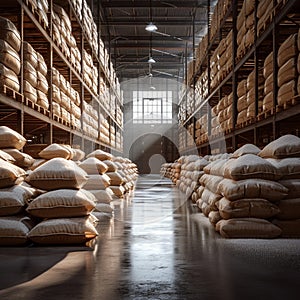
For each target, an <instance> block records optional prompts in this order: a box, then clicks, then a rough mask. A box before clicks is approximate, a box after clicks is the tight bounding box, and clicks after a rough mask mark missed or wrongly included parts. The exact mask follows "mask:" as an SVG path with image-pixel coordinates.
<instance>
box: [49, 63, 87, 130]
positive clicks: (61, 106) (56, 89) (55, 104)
mask: <svg viewBox="0 0 300 300" xmlns="http://www.w3.org/2000/svg"><path fill="white" fill-rule="evenodd" d="M52 82H53V83H52V100H53V101H52V113H53V115H55V116H57V117H59V118H62V119H63V120H64V121H66V122H69V123H71V124H72V125H73V126H75V127H77V128H80V127H81V121H80V118H81V109H80V96H79V93H78V92H77V91H76V90H75V89H74V88H73V87H72V86H71V84H70V82H69V81H68V80H66V78H65V77H64V76H63V75H62V74H61V73H60V72H59V71H58V70H57V69H56V68H54V67H52Z"/></svg>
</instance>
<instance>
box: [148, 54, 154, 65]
mask: <svg viewBox="0 0 300 300" xmlns="http://www.w3.org/2000/svg"><path fill="white" fill-rule="evenodd" d="M148 63H149V64H154V63H156V61H155V60H154V59H153V58H152V57H151V56H150V57H149V59H148Z"/></svg>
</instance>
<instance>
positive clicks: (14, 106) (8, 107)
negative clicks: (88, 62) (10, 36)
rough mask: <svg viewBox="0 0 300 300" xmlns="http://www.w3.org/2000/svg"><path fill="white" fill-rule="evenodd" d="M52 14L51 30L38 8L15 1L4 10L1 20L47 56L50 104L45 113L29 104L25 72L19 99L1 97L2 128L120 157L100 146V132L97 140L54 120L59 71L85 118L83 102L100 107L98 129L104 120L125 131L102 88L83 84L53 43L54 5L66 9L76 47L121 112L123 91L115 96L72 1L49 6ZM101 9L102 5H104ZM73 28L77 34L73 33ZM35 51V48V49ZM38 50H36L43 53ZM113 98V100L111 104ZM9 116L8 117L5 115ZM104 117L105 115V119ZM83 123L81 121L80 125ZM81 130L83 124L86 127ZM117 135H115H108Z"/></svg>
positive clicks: (14, 94)
mask: <svg viewBox="0 0 300 300" xmlns="http://www.w3.org/2000/svg"><path fill="white" fill-rule="evenodd" d="M48 3H49V13H48V14H47V15H48V20H49V26H46V25H45V24H44V22H42V21H41V19H40V18H39V16H38V14H37V12H36V8H35V7H34V5H32V3H31V1H29V0H23V1H22V0H14V1H9V3H5V4H4V3H2V4H0V15H1V16H3V17H7V18H9V19H12V20H13V22H14V23H15V25H16V27H17V28H18V30H19V32H20V34H21V40H22V41H23V40H24V41H28V42H30V43H31V42H32V43H33V46H35V45H39V46H38V48H39V49H40V50H41V51H42V52H43V53H42V54H43V56H44V58H45V60H46V63H47V67H48V74H47V80H48V85H49V92H48V99H49V104H50V107H49V110H46V109H43V108H41V107H39V106H38V105H36V104H35V103H32V102H30V101H28V100H27V99H26V98H25V97H24V96H23V95H22V91H23V72H22V69H21V74H20V75H19V79H20V86H21V88H20V93H17V92H15V91H13V90H10V89H6V88H4V89H3V91H1V94H0V112H1V118H0V122H1V124H2V125H7V124H8V122H9V123H10V124H9V125H11V126H12V127H14V128H15V129H17V130H18V131H19V132H20V133H21V134H24V135H25V136H27V137H29V139H30V135H31V136H38V137H39V139H38V140H39V142H40V143H49V144H50V143H52V142H61V143H68V144H71V145H72V144H73V140H76V143H77V144H79V146H80V147H81V148H83V149H84V148H85V147H86V144H89V145H88V147H87V148H91V147H93V148H100V149H103V150H105V151H109V152H111V151H114V152H115V153H119V154H121V153H122V146H121V147H118V148H117V145H116V142H114V143H113V144H108V143H104V142H103V141H101V133H100V130H98V131H99V133H98V138H95V137H92V136H89V135H88V134H86V133H85V132H83V130H82V125H81V128H78V127H75V126H73V125H72V124H71V123H68V122H66V121H64V120H62V119H58V118H55V116H54V115H53V114H52V109H51V107H52V106H51V103H52V83H53V81H52V67H53V66H54V65H55V66H58V65H59V68H60V70H61V72H62V74H63V75H64V76H65V77H66V78H68V79H69V81H70V83H71V86H72V87H74V88H75V89H76V90H77V91H78V93H79V95H80V98H81V112H83V106H82V101H83V100H85V101H87V102H91V103H92V102H93V103H94V105H95V106H96V110H97V112H98V115H99V126H100V121H101V120H100V115H104V116H105V118H106V119H107V121H108V122H109V124H110V126H112V127H114V130H115V131H118V132H120V133H121V135H122V132H123V126H122V124H120V123H119V122H118V120H117V112H116V109H114V110H113V111H110V110H109V109H108V107H109V106H108V107H105V106H104V104H103V102H102V99H101V92H100V84H98V91H97V93H95V92H93V91H92V90H91V89H90V88H89V87H88V86H87V84H86V83H85V81H84V78H83V72H81V73H78V71H77V70H76V69H75V68H74V66H73V65H72V64H71V62H70V61H69V60H68V58H67V57H66V56H65V54H64V53H63V51H62V49H61V47H59V46H58V45H57V44H56V43H55V41H54V40H53V39H52V14H51V11H52V6H53V3H57V4H58V5H60V6H62V7H64V8H65V11H66V12H67V13H68V16H69V17H70V20H71V22H72V31H73V32H74V37H75V38H76V41H77V46H78V48H79V49H80V51H81V57H83V55H82V54H83V49H85V50H87V51H88V52H89V53H90V55H91V56H92V58H93V62H94V65H96V66H97V68H98V72H99V74H98V75H99V83H100V77H101V78H102V79H103V80H104V81H105V83H106V84H107V85H108V86H109V91H110V93H113V94H114V96H113V97H112V98H113V99H114V101H115V103H114V105H113V107H117V106H119V107H120V108H121V110H122V100H121V98H120V97H121V91H120V90H116V87H115V83H114V82H112V79H111V78H110V76H109V74H108V72H107V68H106V66H105V65H103V63H102V61H101V60H100V47H98V49H99V50H98V52H97V53H96V52H95V51H94V48H93V46H92V44H91V41H90V40H89V38H88V35H87V33H86V32H85V30H84V26H83V24H82V23H81V21H80V19H79V18H78V16H77V14H76V11H75V8H74V6H73V5H72V2H71V0H63V1H55V0H48ZM99 5H100V4H99ZM95 13H100V7H97V8H96V11H95ZM73 26H74V30H73ZM100 34H101V28H100V26H98V36H99V38H100ZM34 48H35V47H34ZM39 49H37V50H38V51H39ZM20 57H21V65H23V60H22V49H21V52H20ZM112 98H110V99H112ZM6 112H7V113H6ZM100 113H101V114H100ZM81 122H82V120H81ZM81 124H82V123H81ZM111 134H112V133H111V132H110V133H109V135H111Z"/></svg>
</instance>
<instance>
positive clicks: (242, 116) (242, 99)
mask: <svg viewBox="0 0 300 300" xmlns="http://www.w3.org/2000/svg"><path fill="white" fill-rule="evenodd" d="M237 96H238V102H237V112H238V115H237V120H236V123H237V125H240V124H242V123H243V122H245V121H246V120H247V108H248V105H247V80H246V79H243V80H242V81H240V82H239V84H238V86H237Z"/></svg>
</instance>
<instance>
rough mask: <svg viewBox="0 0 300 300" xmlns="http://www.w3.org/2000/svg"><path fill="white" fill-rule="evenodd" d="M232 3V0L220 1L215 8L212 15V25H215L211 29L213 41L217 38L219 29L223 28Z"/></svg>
mask: <svg viewBox="0 0 300 300" xmlns="http://www.w3.org/2000/svg"><path fill="white" fill-rule="evenodd" d="M231 3H232V1H231V0H219V1H218V2H217V3H216V6H215V8H214V12H213V14H212V17H211V18H212V20H211V24H214V26H212V27H211V35H210V37H211V40H212V39H213V38H214V37H215V35H216V33H217V32H218V29H219V28H220V26H221V22H222V20H223V18H224V17H225V15H226V13H227V11H228V9H229V8H230V5H231Z"/></svg>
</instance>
